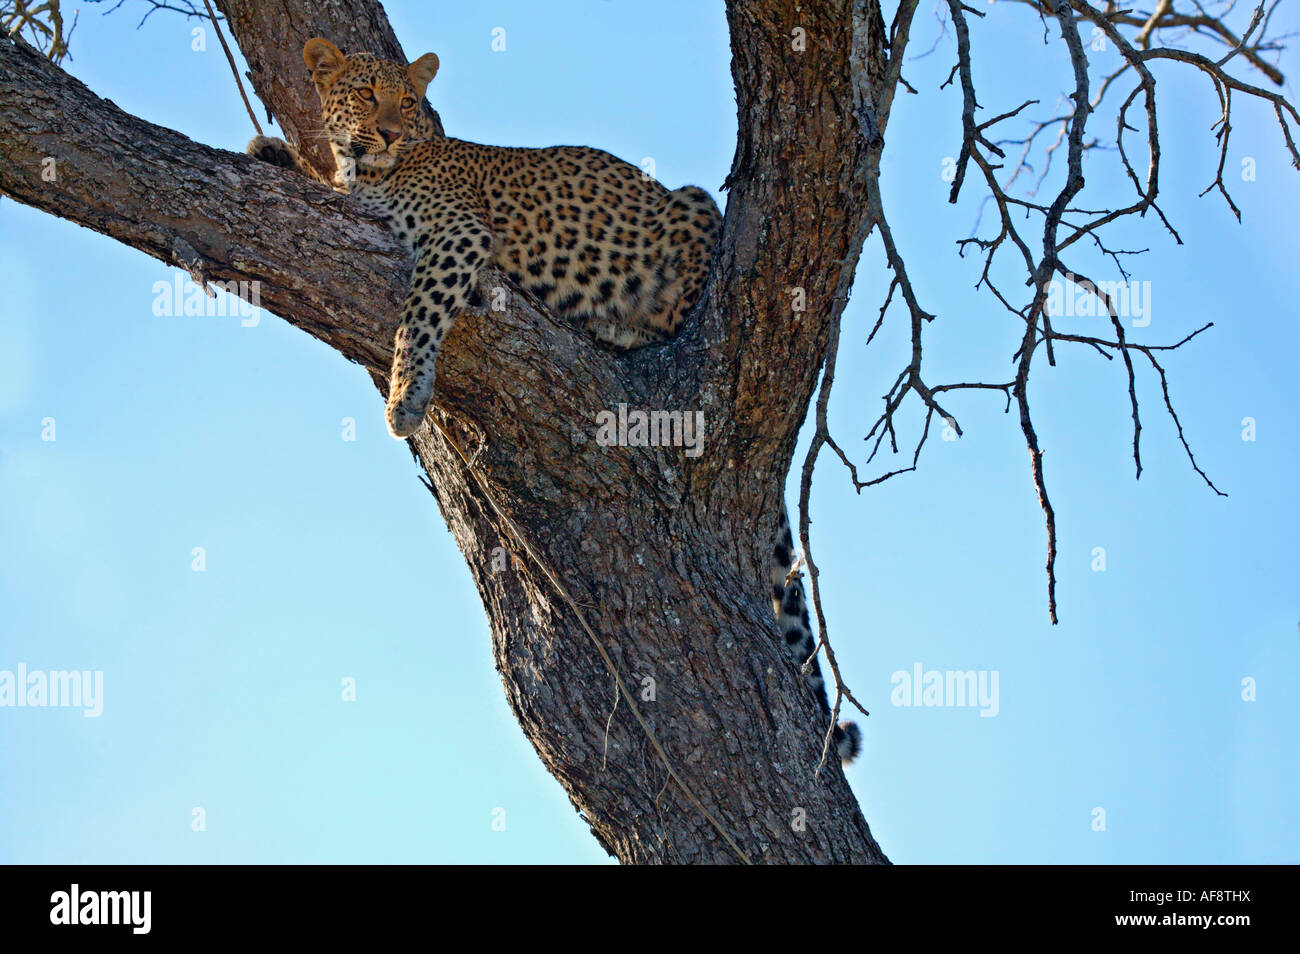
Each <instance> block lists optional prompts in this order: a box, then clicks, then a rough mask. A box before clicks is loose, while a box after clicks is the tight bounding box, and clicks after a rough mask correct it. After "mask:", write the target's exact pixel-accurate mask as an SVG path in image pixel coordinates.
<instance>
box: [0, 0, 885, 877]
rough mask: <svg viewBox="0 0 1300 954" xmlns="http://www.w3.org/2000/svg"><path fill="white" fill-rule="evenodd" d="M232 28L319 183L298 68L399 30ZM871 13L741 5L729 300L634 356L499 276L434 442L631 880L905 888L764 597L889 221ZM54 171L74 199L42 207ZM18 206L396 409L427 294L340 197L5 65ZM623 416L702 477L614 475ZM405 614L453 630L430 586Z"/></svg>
mask: <svg viewBox="0 0 1300 954" xmlns="http://www.w3.org/2000/svg"><path fill="white" fill-rule="evenodd" d="M220 6H221V7H222V10H223V12H224V13H225V14H226V16H227V17H228V20H229V23H230V27H231V30H232V32H233V33H234V35H235V38H236V40H237V41H238V43H239V46H240V48H241V50H242V51H243V53H244V56H245V57H246V59H247V60H248V62H249V63H250V65H251V75H252V79H253V82H254V85H255V87H256V89H257V92H258V94H259V96H261V98H262V100H263V102H264V103H266V105H267V107H268V108H269V110H270V111H271V112H272V113H273V114H274V115H275V116H276V117H277V119H278V120H279V121H280V123H281V125H282V127H284V128H285V129H286V130H289V131H290V134H291V137H292V138H296V139H297V140H298V141H299V143H300V144H301V145H302V146H303V147H304V150H305V151H306V154H307V155H308V156H309V158H310V159H311V161H313V162H314V163H315V164H318V168H322V169H323V170H325V169H326V168H327V166H326V165H321V164H322V163H324V164H327V163H328V157H327V156H325V155H324V154H323V153H322V152H321V151H320V150H319V149H314V148H313V147H312V145H311V144H310V142H307V141H306V140H307V139H309V137H306V136H300V135H298V131H300V130H306V129H309V128H310V126H311V125H312V124H314V123H315V122H316V121H317V119H316V116H315V108H316V104H315V99H314V94H313V93H312V92H311V89H310V85H309V83H308V82H307V78H306V76H305V74H304V71H303V69H302V68H301V63H300V61H299V60H298V51H299V50H301V48H302V44H303V42H304V41H305V40H306V39H307V38H308V37H310V36H313V35H323V36H326V37H329V38H331V39H333V40H334V41H335V42H336V43H338V44H339V45H340V46H342V47H343V48H344V49H359V48H361V49H369V50H372V51H375V52H379V53H382V54H386V55H400V53H401V51H400V48H398V47H397V45H396V40H395V39H394V38H393V36H392V32H391V29H390V28H389V27H388V25H387V20H386V18H385V17H384V14H383V11H382V9H381V8H380V7H379V6H378V5H377V4H375V3H373V2H369V0H329V2H324V3H297V2H286V3H284V4H280V5H276V6H275V7H274V8H272V7H271V6H270V5H264V4H256V3H245V2H237V0H227V2H222V3H221V4H220ZM850 7H851V4H850V3H848V2H845V0H838V2H827V3H821V4H817V5H815V9H811V10H810V9H802V10H801V9H800V5H799V4H798V3H796V2H793V0H791V2H782V0H766V2H749V3H742V2H734V3H732V4H730V5H729V11H728V15H729V20H730V23H731V29H732V35H733V52H734V64H733V73H734V77H735V81H736V87H737V90H738V93H739V95H738V99H739V112H740V117H739V118H740V130H741V131H740V142H739V144H738V149H737V154H736V160H735V163H734V165H733V169H732V172H731V176H730V178H729V183H730V186H731V197H730V201H729V203H728V208H727V219H726V226H725V234H724V239H723V242H722V246H721V249H720V252H719V257H718V260H717V264H716V266H715V269H714V275H713V278H712V280H711V283H710V286H709V289H708V291H707V292H706V300H705V302H704V303H703V304H702V306H701V308H700V309H698V311H697V317H696V319H695V320H693V321H691V322H689V323H688V327H687V329H686V330H685V331H684V332H683V334H682V335H681V336H680V337H679V338H678V339H677V340H676V341H675V342H673V343H672V344H670V345H667V346H664V347H659V348H651V349H645V350H643V351H639V352H636V353H633V354H630V355H623V356H620V355H615V354H611V353H609V352H607V351H604V350H601V349H600V348H599V347H597V346H596V345H594V343H592V342H591V341H590V340H588V339H587V338H586V337H585V336H584V335H583V334H581V333H580V332H579V331H577V330H575V329H573V328H571V327H570V326H569V325H567V324H566V323H564V322H562V321H559V320H557V319H556V318H555V317H553V316H552V315H550V314H549V313H547V312H546V311H545V309H542V308H540V307H538V306H537V305H536V304H535V303H534V302H533V301H532V300H531V299H529V298H528V297H527V296H526V295H524V294H522V293H521V292H519V291H517V290H515V289H513V288H510V287H509V285H508V282H506V280H505V279H504V278H503V277H502V276H500V275H498V274H493V275H490V276H489V279H488V284H489V285H497V286H501V287H505V288H508V292H509V293H508V296H507V299H508V300H507V306H506V308H505V309H504V310H503V311H489V312H484V313H475V314H471V315H468V316H466V317H465V318H464V319H462V320H461V321H459V322H458V323H457V324H456V326H455V328H454V329H453V331H452V333H451V334H450V336H449V337H448V339H447V341H446V342H445V344H444V350H443V352H442V353H441V355H440V357H439V363H438V375H439V383H438V389H437V399H436V411H435V416H436V418H437V422H438V424H439V427H440V428H441V429H439V428H426V429H425V430H423V431H421V432H420V433H419V434H418V435H417V436H416V437H415V438H413V439H412V440H411V442H410V445H411V448H412V450H413V452H414V453H415V454H416V455H417V456H418V458H419V460H420V462H421V464H422V466H423V467H424V469H425V471H426V472H427V474H428V477H429V481H430V486H431V489H432V490H433V492H434V495H435V496H436V498H437V500H438V503H439V506H440V507H441V510H442V513H443V515H444V517H445V518H446V521H447V524H448V526H449V528H450V529H451V531H452V533H453V535H454V537H455V539H456V542H457V544H458V545H459V546H460V548H461V550H462V552H463V553H464V555H465V558H466V561H467V563H468V565H469V567H470V570H471V573H472V574H473V577H474V580H475V583H476V584H477V586H478V589H479V592H480V594H481V596H482V599H483V603H484V607H485V609H486V611H487V613H488V616H489V619H490V622H491V630H492V635H493V646H494V652H495V656H496V662H497V666H498V668H499V670H500V672H501V675H502V681H503V683H504V686H505V689H506V694H507V697H508V699H509V702H510V705H511V707H512V709H513V710H514V712H515V714H516V716H517V717H518V720H519V723H520V725H521V726H522V727H523V729H524V732H525V733H526V734H527V736H528V738H529V740H530V741H531V742H532V743H533V745H534V746H535V748H536V750H537V752H538V754H539V755H540V757H541V758H542V760H543V762H544V764H545V765H546V767H547V769H548V770H549V771H550V772H551V773H552V774H553V775H554V776H555V777H556V778H557V779H558V780H559V781H560V782H561V784H562V785H564V787H565V789H566V791H567V792H568V793H569V795H570V797H571V799H572V801H573V803H574V805H575V807H576V808H577V809H578V810H579V811H580V812H581V813H582V814H583V816H584V817H585V819H586V820H587V822H588V823H589V824H590V825H591V827H592V831H593V833H594V834H595V836H596V837H597V838H598V839H599V840H600V842H601V844H602V845H604V846H605V847H606V848H607V849H608V850H609V851H610V852H611V853H613V854H614V855H616V856H617V857H618V858H619V859H620V860H622V861H624V862H632V863H664V862H718V863H728V862H737V861H740V860H748V861H754V862H759V861H769V862H882V861H884V860H885V858H884V855H883V854H882V852H881V851H880V848H879V847H878V846H877V844H876V842H875V840H874V839H873V838H872V836H871V833H870V831H869V829H868V826H867V823H866V821H865V819H864V818H863V817H862V814H861V812H860V811H859V809H858V806H857V803H856V801H855V800H854V797H853V794H852V792H851V791H850V789H849V787H848V785H847V783H846V781H845V779H844V777H843V774H842V772H841V771H840V769H839V768H838V766H835V765H829V766H827V767H826V768H823V769H822V771H821V772H820V773H816V772H815V768H816V766H817V764H818V761H819V759H820V756H821V742H822V737H821V731H820V729H822V728H824V727H823V726H821V725H820V719H819V716H818V710H817V705H816V703H815V701H814V697H813V695H812V693H811V691H810V690H809V689H808V688H807V686H806V685H805V683H804V681H803V679H802V678H801V677H800V676H799V675H798V674H797V673H796V672H795V671H794V670H793V669H792V667H791V666H790V665H789V663H788V662H787V661H786V659H785V658H784V654H783V650H782V649H781V647H780V645H779V637H778V634H777V632H776V628H775V624H774V621H773V619H772V613H771V604H770V602H769V596H768V593H767V589H768V587H767V585H766V583H765V572H766V565H767V560H768V558H769V557H768V542H767V541H768V540H769V538H770V534H771V532H772V529H773V526H774V523H775V518H776V511H777V507H779V505H780V502H781V497H782V488H783V484H784V478H785V475H786V474H787V472H788V469H789V464H790V455H791V452H792V449H793V445H794V442H795V438H796V434H797V431H798V427H799V425H800V423H801V422H802V421H803V419H804V417H805V414H806V411H807V407H808V401H809V399H810V397H811V394H812V390H813V387H814V386H815V383H816V379H817V372H818V368H819V367H820V365H821V363H822V361H823V358H824V356H825V353H826V347H827V339H828V333H829V329H830V326H831V322H832V319H833V318H834V316H835V315H837V314H838V312H839V310H840V309H841V308H842V307H843V304H844V301H843V298H844V291H845V289H847V282H848V278H849V277H850V275H851V270H852V268H853V264H854V263H855V262H856V257H857V252H858V249H859V248H860V245H861V240H862V237H863V234H864V232H863V228H862V226H863V219H864V217H865V216H866V215H867V208H868V203H867V196H866V188H867V184H866V181H865V178H864V176H863V175H862V164H863V163H862V160H863V158H864V150H867V149H868V148H869V147H868V145H867V143H866V142H865V141H864V139H863V136H862V135H861V132H860V128H859V121H858V118H857V117H855V115H854V111H853V109H854V103H853V82H854V75H853V73H854V69H855V65H854V63H852V62H851V58H852V41H853V33H852V18H851V9H850ZM794 27H803V28H804V30H805V31H806V32H807V34H808V36H809V41H808V43H807V48H806V50H804V51H803V52H799V51H796V50H794V49H792V45H791V41H790V32H791V30H792V29H793V28H794ZM421 52H423V51H421ZM449 132H450V133H451V134H453V135H454V134H455V132H456V131H455V130H450V131H449ZM46 157H54V158H55V159H56V160H57V169H58V176H57V178H56V181H54V182H46V181H44V180H43V179H42V178H41V170H42V160H43V159H44V158H46ZM0 192H3V193H4V194H6V195H8V196H11V197H13V198H14V199H17V200H18V201H20V202H24V203H27V204H30V205H33V206H36V207H38V208H41V209H44V210H47V211H49V212H51V213H53V214H56V215H60V216H63V217H65V218H68V219H71V220H72V221H74V222H78V223H81V224H83V225H87V226H89V227H91V228H95V229H97V230H99V231H101V232H104V233H105V234H107V235H110V236H112V237H113V238H115V239H117V240H119V241H122V242H125V243H127V244H129V245H131V246H133V247H136V248H139V249H141V250H142V251H145V252H147V253H148V254H150V255H153V256H155V257H156V258H159V259H161V260H163V261H166V262H170V263H172V264H176V265H178V266H181V267H184V268H187V269H188V270H189V271H190V272H191V273H192V274H197V275H201V276H205V277H207V278H209V279H221V280H231V279H236V280H240V279H242V280H256V281H259V282H261V298H262V303H263V305H264V306H266V307H268V308H269V309H270V310H272V311H273V312H275V313H276V314H278V315H280V316H281V317H283V318H284V319H285V320H286V321H289V322H290V323H292V324H294V325H296V326H298V327H300V328H302V329H303V330H304V331H306V332H308V333H309V334H312V335H313V336H315V337H317V338H319V339H321V340H323V341H325V342H327V343H328V344H330V345H331V346H333V347H335V348H336V349H337V350H338V351H339V352H340V353H341V354H342V355H344V356H345V357H347V358H348V359H349V360H353V361H357V362H360V363H361V364H363V365H364V366H365V367H366V368H367V369H369V370H370V371H371V372H372V375H373V376H374V377H375V380H376V383H377V385H378V386H379V387H380V389H381V390H382V389H383V387H384V379H385V377H386V372H387V366H388V361H389V358H390V356H391V339H392V334H393V331H394V330H395V326H396V320H395V319H396V316H397V313H398V309H399V303H400V300H401V294H402V290H403V287H404V284H405V280H406V276H407V272H408V268H409V265H408V263H407V261H406V260H405V257H404V256H403V255H402V254H401V253H400V252H399V251H398V249H397V248H396V246H395V244H394V243H393V241H392V240H391V239H390V238H389V237H388V236H387V234H386V233H385V232H384V230H383V228H382V226H380V225H379V224H377V223H375V222H373V221H371V220H368V219H367V218H365V217H364V216H363V215H362V214H360V213H359V212H358V211H357V210H355V209H354V208H353V207H352V206H351V204H350V203H349V202H348V201H347V200H346V199H344V198H342V197H339V196H336V195H334V194H332V193H330V192H329V191H327V190H325V189H324V188H323V187H321V186H319V185H317V184H314V183H311V182H307V181H304V180H303V179H301V178H298V177H294V176H293V175H291V174H289V173H284V172H281V171H280V170H276V169H273V168H270V167H267V166H263V165H260V164H258V163H255V162H253V161H251V160H248V159H246V158H244V157H243V156H242V155H238V154H234V153H230V152H225V151H222V150H218V149H213V148H210V147H207V146H204V145H201V144H198V143H194V142H191V141H189V140H187V139H186V138H185V137H183V136H181V135H179V134H178V133H175V132H173V131H170V130H166V129H162V128H160V127H157V126H153V125H151V124H149V123H147V122H145V121H143V120H141V119H137V118H135V117H132V116H129V115H127V114H125V113H123V112H122V111H121V110H119V109H117V108H116V107H115V106H113V105H112V104H111V103H108V102H105V101H104V100H101V99H99V98H98V97H96V96H95V95H94V94H93V93H91V92H90V91H89V90H87V89H86V88H85V87H84V86H83V85H82V84H80V83H79V82H77V81H76V80H74V79H72V78H70V77H68V76H67V75H66V74H64V73H62V72H61V71H59V70H58V69H57V68H56V67H53V66H52V65H51V64H49V63H48V62H47V61H46V60H44V59H42V58H41V57H40V56H39V54H37V53H36V52H35V51H33V50H32V49H31V48H29V47H26V46H25V45H24V44H21V43H15V42H14V41H12V40H10V39H7V38H5V39H0ZM343 236H346V238H343ZM846 269H848V270H849V273H848V274H846V273H845V270H846ZM796 286H797V287H801V288H803V289H804V296H805V299H806V302H807V305H806V309H805V310H803V311H796V310H794V309H793V308H792V289H793V288H794V287H796ZM620 403H626V404H628V405H629V406H631V407H634V408H642V409H668V410H691V411H693V410H696V409H699V410H702V411H703V412H704V415H705V423H706V441H705V445H704V453H703V454H702V455H701V456H700V457H698V458H695V459H691V458H687V457H685V456H684V455H683V454H682V451H681V449H680V448H657V449H656V448H626V447H604V446H600V445H599V444H598V443H597V441H596V439H595V434H596V415H597V413H598V412H600V411H602V410H606V409H612V408H616V407H617V405H619V404H620ZM381 414H382V404H381V402H380V401H379V400H378V399H377V400H376V402H375V415H376V419H377V420H378V419H379V416H380V415H381ZM448 435H450V437H452V438H454V442H455V443H454V445H453V444H452V443H450V442H449V440H448ZM462 452H463V454H464V457H462V456H461V454H462ZM467 461H468V464H467ZM525 541H526V542H525ZM497 547H501V548H504V551H505V552H506V553H509V554H510V555H511V559H510V560H509V564H508V566H507V567H506V568H505V569H494V567H496V566H499V561H498V560H494V559H493V554H494V552H497V551H496V548H497ZM525 550H529V551H531V552H527V553H526V552H525ZM384 595H385V598H392V597H393V595H394V594H384ZM399 596H400V598H406V599H415V600H421V601H425V602H427V603H428V604H429V605H430V607H431V613H430V616H431V618H433V617H435V616H436V614H435V613H434V612H433V611H432V608H433V606H434V604H435V603H436V600H437V592H436V589H435V588H434V586H433V585H432V584H431V586H430V591H429V592H428V593H406V594H400V595H399ZM430 636H431V638H439V636H440V634H439V633H437V632H436V631H431V633H430ZM611 666H612V671H611ZM647 678H649V679H651V680H653V686H654V698H653V700H650V699H646V698H643V696H644V693H643V686H644V685H648V683H645V682H644V680H646V679H647ZM617 682H621V684H622V686H623V687H624V688H625V689H626V690H627V691H626V692H623V693H621V694H620V691H619V689H618V686H617V684H616V683H617ZM634 710H635V711H634ZM641 720H643V722H642V721H641ZM669 765H671V767H672V768H671V770H670V769H669ZM670 771H671V773H675V777H670Z"/></svg>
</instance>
